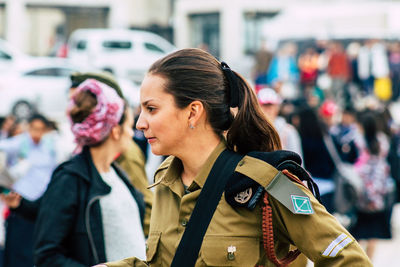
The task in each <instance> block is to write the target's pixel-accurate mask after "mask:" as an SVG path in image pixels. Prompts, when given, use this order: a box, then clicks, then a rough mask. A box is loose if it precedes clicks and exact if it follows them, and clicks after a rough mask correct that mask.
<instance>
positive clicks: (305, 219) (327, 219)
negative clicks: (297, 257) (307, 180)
mask: <svg viewBox="0 0 400 267" xmlns="http://www.w3.org/2000/svg"><path fill="white" fill-rule="evenodd" d="M296 186H298V187H299V188H300V189H301V190H302V191H303V192H304V193H305V194H307V196H308V197H309V198H310V201H311V205H312V209H313V213H312V214H308V215H306V214H295V213H292V212H291V211H290V210H289V209H287V208H286V207H285V206H283V205H282V204H281V203H280V202H279V201H277V200H276V199H274V198H273V197H272V196H270V197H269V199H270V204H271V208H272V217H273V226H274V235H275V238H278V239H279V240H280V241H282V240H283V242H287V243H290V244H293V245H295V246H296V247H297V248H298V249H299V250H300V251H301V252H302V253H303V254H305V255H306V256H307V257H308V258H309V259H310V260H311V261H313V262H314V266H316V267H319V266H352V267H353V266H354V267H357V266H360V267H365V266H372V263H371V262H370V260H369V259H368V256H367V255H366V254H365V252H364V251H363V250H362V248H361V247H360V245H359V244H358V243H357V241H356V240H355V239H354V237H353V236H351V235H350V233H349V232H348V231H347V230H346V229H345V228H344V227H343V226H341V225H340V223H339V222H338V221H337V220H336V218H335V217H333V216H332V215H331V214H329V213H328V212H327V211H326V209H325V207H324V206H323V205H322V204H320V203H319V202H318V201H317V200H316V199H315V197H314V196H313V195H312V194H311V193H310V192H309V191H308V190H307V189H306V188H305V187H303V186H301V185H298V184H296ZM275 240H276V239H275Z"/></svg>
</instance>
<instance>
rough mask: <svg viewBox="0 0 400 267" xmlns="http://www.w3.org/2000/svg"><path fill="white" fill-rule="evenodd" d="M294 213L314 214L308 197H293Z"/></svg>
mask: <svg viewBox="0 0 400 267" xmlns="http://www.w3.org/2000/svg"><path fill="white" fill-rule="evenodd" d="M290 197H291V198H292V204H293V208H294V213H297V214H313V213H314V210H313V208H312V205H311V201H310V199H309V198H308V197H303V196H296V195H291V196H290Z"/></svg>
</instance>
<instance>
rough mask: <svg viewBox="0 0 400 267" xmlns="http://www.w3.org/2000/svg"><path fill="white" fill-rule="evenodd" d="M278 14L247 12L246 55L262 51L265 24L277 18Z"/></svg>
mask: <svg viewBox="0 0 400 267" xmlns="http://www.w3.org/2000/svg"><path fill="white" fill-rule="evenodd" d="M277 14H278V12H247V13H245V14H244V31H245V32H244V37H245V38H243V41H244V48H245V53H246V54H254V53H255V52H256V51H258V50H259V49H260V46H261V43H262V41H263V32H262V28H263V25H264V23H266V22H267V21H268V20H270V19H271V18H272V17H274V16H276V15H277Z"/></svg>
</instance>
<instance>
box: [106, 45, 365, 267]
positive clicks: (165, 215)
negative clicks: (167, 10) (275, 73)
mask: <svg viewBox="0 0 400 267" xmlns="http://www.w3.org/2000/svg"><path fill="white" fill-rule="evenodd" d="M140 99H141V106H142V111H141V114H140V117H139V120H138V122H137V125H136V126H137V128H138V129H140V130H142V131H143V132H144V135H145V136H146V138H147V139H148V142H149V143H150V145H151V149H152V152H153V153H154V154H156V155H171V156H170V157H169V158H168V159H167V160H166V161H165V162H164V163H163V164H162V165H161V166H160V168H159V169H158V171H157V172H156V174H155V184H154V185H153V187H154V188H155V198H154V202H153V203H154V204H153V210H152V216H151V222H150V234H149V238H148V240H147V248H146V249H147V255H146V256H147V261H146V262H142V261H140V260H138V259H136V258H128V259H125V260H121V261H118V262H112V263H107V264H105V265H106V266H109V267H122V266H171V263H172V262H173V259H174V255H175V253H176V251H177V247H178V246H179V244H180V240H181V238H182V236H183V234H184V232H185V229H187V228H189V226H190V223H191V221H189V219H190V217H191V215H192V213H193V210H194V208H195V205H196V202H198V199H199V195H200V193H201V192H202V191H203V189H204V187H205V184H206V182H207V179H209V178H207V177H210V176H209V174H210V171H211V170H212V167H213V165H214V164H216V161H217V159H218V157H219V156H220V154H221V153H223V151H225V150H226V149H228V150H230V151H235V152H236V153H237V154H241V155H245V156H244V157H243V158H242V159H241V160H240V161H239V163H238V164H237V165H235V166H236V168H235V173H237V174H240V175H242V176H243V177H247V178H250V179H251V180H252V181H255V183H256V184H257V185H260V186H262V187H263V188H265V189H266V192H268V194H267V195H265V196H267V198H266V199H265V201H266V202H268V203H269V205H268V206H269V207H270V213H269V215H270V217H271V218H272V219H271V221H272V225H273V234H274V235H273V237H272V235H271V236H268V235H266V234H265V233H264V236H263V226H264V224H265V220H263V209H264V208H265V205H264V204H263V201H259V202H257V204H256V206H255V208H254V209H250V208H247V207H245V206H240V205H238V206H235V205H233V204H232V202H231V201H229V199H228V198H227V197H226V196H227V191H226V190H225V193H224V196H225V197H224V196H222V197H221V198H220V199H219V202H218V205H217V206H216V210H215V212H214V213H213V215H212V219H211V221H210V223H209V225H208V228H207V230H206V232H205V235H204V239H203V240H202V243H201V248H200V251H199V253H198V254H196V255H197V257H196V259H195V266H274V265H277V266H286V264H287V262H279V260H277V259H282V258H283V257H285V256H286V255H287V254H288V250H289V246H290V245H294V246H296V247H297V248H298V249H299V251H301V252H302V253H304V254H305V255H306V256H307V257H308V258H309V259H310V260H311V261H313V262H314V263H315V266H363V267H364V266H371V262H370V261H369V260H368V258H367V256H366V254H365V253H364V252H363V250H362V249H361V247H360V246H359V244H358V243H357V242H356V241H355V240H354V238H353V237H352V236H351V235H350V234H349V233H348V232H347V231H346V230H345V229H344V228H343V227H342V226H341V225H340V224H339V223H338V222H337V220H336V219H335V218H334V217H333V216H331V215H330V214H329V213H328V212H327V211H326V210H325V208H324V207H323V206H322V205H321V204H320V203H319V202H318V201H317V200H316V198H315V197H314V196H313V194H312V193H311V192H310V191H309V190H308V189H307V188H306V187H305V186H303V185H302V184H301V183H298V182H294V181H298V179H297V178H296V177H295V176H293V175H291V174H290V173H289V172H284V174H282V172H280V171H278V169H276V168H274V167H273V166H272V165H270V164H268V163H266V162H265V161H264V160H260V158H257V157H256V156H252V154H251V153H249V152H250V151H265V152H267V151H275V150H278V149H280V148H281V145H280V140H279V136H278V135H277V133H276V131H275V129H274V128H273V126H272V125H271V123H270V122H268V121H266V120H265V119H264V116H263V114H262V111H261V110H260V107H259V105H258V102H257V98H256V96H255V94H254V92H253V91H252V89H251V88H250V86H248V84H247V83H246V81H245V80H244V79H243V78H242V77H241V76H240V75H239V74H237V73H236V72H234V71H232V70H231V69H230V68H229V67H228V66H227V65H226V64H224V63H220V62H219V61H218V60H216V59H215V58H214V57H213V56H211V55H210V54H208V53H207V52H204V51H202V50H198V49H183V50H180V51H177V52H174V53H172V54H170V55H168V56H166V57H164V58H162V59H160V60H159V61H157V62H155V63H154V64H153V65H152V67H151V68H150V70H149V72H148V74H147V75H146V77H145V79H144V80H143V83H142V87H141V96H140ZM235 107H237V110H232V109H231V108H235ZM233 111H235V112H233ZM234 113H235V114H236V115H235V116H234V115H233V114H234ZM225 136H226V138H225ZM228 175H229V174H228ZM236 178H237V177H236ZM241 181H242V180H240V179H239V180H238V183H241ZM228 184H229V182H228ZM230 184H231V186H232V182H231V183H230ZM233 186H236V185H235V184H233ZM250 197H251V190H250V191H246V192H244V193H243V192H242V193H241V194H238V195H237V196H235V198H234V200H235V201H237V202H245V201H246V199H248V198H250ZM233 202H234V201H233ZM270 233H271V232H270ZM263 240H264V241H265V240H269V241H271V242H272V249H274V250H275V253H276V254H275V255H276V257H275V258H273V257H271V254H268V253H267V252H266V249H264V244H263ZM266 247H267V246H266ZM269 249H271V247H269ZM174 260H175V259H174Z"/></svg>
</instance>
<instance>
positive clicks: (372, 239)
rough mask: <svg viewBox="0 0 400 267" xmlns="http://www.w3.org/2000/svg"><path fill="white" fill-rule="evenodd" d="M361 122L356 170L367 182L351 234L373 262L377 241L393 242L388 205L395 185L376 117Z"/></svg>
mask: <svg viewBox="0 0 400 267" xmlns="http://www.w3.org/2000/svg"><path fill="white" fill-rule="evenodd" d="M379 119H382V118H379ZM358 122H359V128H360V135H358V138H356V140H355V141H356V145H357V147H358V149H359V157H358V158H357V161H356V163H355V168H356V170H357V172H358V173H359V174H360V176H361V178H362V180H363V182H364V191H363V195H362V197H361V199H360V200H359V203H358V211H357V221H356V224H355V225H354V227H352V228H351V229H350V232H351V233H352V234H353V235H354V237H355V238H356V239H357V240H366V241H367V242H366V252H367V255H368V256H369V257H370V259H372V258H373V256H374V252H375V248H376V243H377V239H390V238H392V233H391V224H390V220H391V214H392V203H389V202H387V200H388V199H386V196H388V194H387V193H388V192H389V190H392V189H393V186H394V185H393V183H391V182H392V178H391V177H390V167H389V165H388V162H387V155H388V151H389V139H388V137H387V136H386V135H385V134H384V133H383V132H381V131H380V130H379V126H378V123H377V117H376V113H374V112H371V111H368V110H367V111H365V112H363V113H361V114H360V115H359V119H358Z"/></svg>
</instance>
